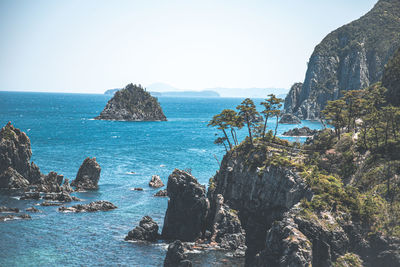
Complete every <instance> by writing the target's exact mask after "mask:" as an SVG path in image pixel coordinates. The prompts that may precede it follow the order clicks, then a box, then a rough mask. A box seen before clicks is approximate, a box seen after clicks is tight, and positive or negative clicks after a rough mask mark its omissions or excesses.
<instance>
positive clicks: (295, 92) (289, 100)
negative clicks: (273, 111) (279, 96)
mask: <svg viewBox="0 0 400 267" xmlns="http://www.w3.org/2000/svg"><path fill="white" fill-rule="evenodd" d="M302 87H303V83H295V84H293V85H292V87H291V88H290V90H289V93H288V94H287V95H286V98H285V104H284V106H283V107H284V110H285V111H286V112H287V114H292V113H293V107H295V106H296V105H297V103H298V102H300V93H301V89H302Z"/></svg>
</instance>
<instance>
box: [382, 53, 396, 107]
mask: <svg viewBox="0 0 400 267" xmlns="http://www.w3.org/2000/svg"><path fill="white" fill-rule="evenodd" d="M382 85H383V86H384V87H386V88H387V90H388V91H387V101H388V102H389V103H390V104H392V105H394V106H400V49H398V50H397V51H396V53H395V54H394V56H393V58H392V59H391V60H390V61H389V62H388V64H387V65H386V68H385V72H384V73H383V78H382Z"/></svg>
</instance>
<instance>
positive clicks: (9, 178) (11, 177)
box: [0, 167, 29, 189]
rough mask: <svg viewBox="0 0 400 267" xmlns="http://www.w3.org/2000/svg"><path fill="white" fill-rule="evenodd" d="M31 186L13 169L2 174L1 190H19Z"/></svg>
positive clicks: (0, 175)
mask: <svg viewBox="0 0 400 267" xmlns="http://www.w3.org/2000/svg"><path fill="white" fill-rule="evenodd" d="M27 186H29V181H28V180H26V179H25V178H24V177H23V176H22V175H21V174H19V173H18V172H17V171H16V170H14V169H13V168H11V167H8V168H7V170H5V171H4V172H3V173H1V174H0V188H8V189H19V188H25V187H27Z"/></svg>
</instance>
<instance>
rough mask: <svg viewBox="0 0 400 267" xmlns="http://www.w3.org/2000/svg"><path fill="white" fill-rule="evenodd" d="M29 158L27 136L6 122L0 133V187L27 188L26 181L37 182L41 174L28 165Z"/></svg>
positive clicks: (29, 150)
mask: <svg viewBox="0 0 400 267" xmlns="http://www.w3.org/2000/svg"><path fill="white" fill-rule="evenodd" d="M31 156H32V150H31V142H30V140H29V138H28V136H27V135H26V134H25V133H24V132H21V131H20V130H19V129H17V128H15V127H14V126H13V125H12V124H11V122H8V123H7V125H6V126H4V127H3V128H2V129H1V131H0V187H2V188H10V186H11V188H14V187H15V188H20V187H25V186H27V183H26V181H28V182H29V183H31V184H32V183H36V182H37V181H39V180H40V178H41V176H42V174H41V173H40V170H39V168H38V167H37V166H36V165H35V164H34V163H33V162H32V163H30V159H31ZM10 168H11V169H10Z"/></svg>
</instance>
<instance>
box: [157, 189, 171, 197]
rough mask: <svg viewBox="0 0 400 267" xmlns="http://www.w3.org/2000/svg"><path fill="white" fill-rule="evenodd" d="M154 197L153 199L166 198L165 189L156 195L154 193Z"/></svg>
mask: <svg viewBox="0 0 400 267" xmlns="http://www.w3.org/2000/svg"><path fill="white" fill-rule="evenodd" d="M154 196H155V197H167V196H168V193H167V189H164V190H160V191H158V192H157V193H155V195H154Z"/></svg>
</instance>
